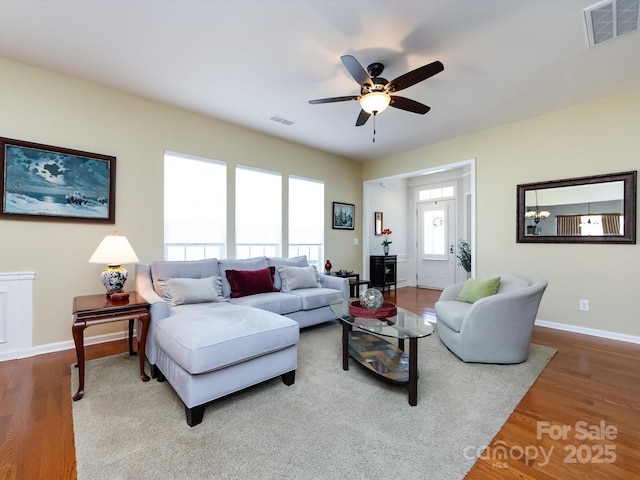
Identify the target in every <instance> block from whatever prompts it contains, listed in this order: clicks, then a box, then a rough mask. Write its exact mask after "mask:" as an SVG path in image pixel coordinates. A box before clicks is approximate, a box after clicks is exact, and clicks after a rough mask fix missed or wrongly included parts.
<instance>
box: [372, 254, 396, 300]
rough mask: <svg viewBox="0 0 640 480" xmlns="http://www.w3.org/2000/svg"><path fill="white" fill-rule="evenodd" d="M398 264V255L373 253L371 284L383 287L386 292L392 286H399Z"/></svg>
mask: <svg viewBox="0 0 640 480" xmlns="http://www.w3.org/2000/svg"><path fill="white" fill-rule="evenodd" d="M397 266H398V257H397V255H371V256H370V257H369V274H370V275H371V286H372V287H378V288H381V289H382V291H383V292H384V291H385V289H386V288H389V292H391V286H392V285H393V288H394V289H395V288H397V285H396V284H397V280H396V278H397V272H396V268H397Z"/></svg>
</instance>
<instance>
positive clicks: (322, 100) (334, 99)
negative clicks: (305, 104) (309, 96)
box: [309, 95, 360, 105]
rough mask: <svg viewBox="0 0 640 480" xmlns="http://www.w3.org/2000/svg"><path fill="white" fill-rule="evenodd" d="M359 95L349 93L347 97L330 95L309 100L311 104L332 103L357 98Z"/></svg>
mask: <svg viewBox="0 0 640 480" xmlns="http://www.w3.org/2000/svg"><path fill="white" fill-rule="evenodd" d="M359 98H360V97H359V96H358V95H349V96H348V97H331V98H319V99H317V100H309V103H310V104H311V105H316V104H318V103H334V102H347V101H349V100H358V99H359Z"/></svg>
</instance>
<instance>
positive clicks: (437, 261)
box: [417, 200, 456, 289]
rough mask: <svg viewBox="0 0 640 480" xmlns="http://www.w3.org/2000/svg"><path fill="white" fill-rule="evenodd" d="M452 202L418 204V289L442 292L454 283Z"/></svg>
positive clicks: (454, 261) (437, 201) (453, 216)
mask: <svg viewBox="0 0 640 480" xmlns="http://www.w3.org/2000/svg"><path fill="white" fill-rule="evenodd" d="M454 207H455V202H454V200H436V201H433V202H421V203H418V229H417V231H418V256H417V257H418V268H417V271H418V286H419V287H426V288H437V289H443V288H445V287H446V286H448V285H451V284H452V283H454V281H455V272H456V255H455V241H454V238H455V224H456V223H455V208H454Z"/></svg>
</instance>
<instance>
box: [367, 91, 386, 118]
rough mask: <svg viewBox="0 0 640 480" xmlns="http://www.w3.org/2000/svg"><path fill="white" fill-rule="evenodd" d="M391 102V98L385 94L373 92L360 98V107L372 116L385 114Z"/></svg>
mask: <svg viewBox="0 0 640 480" xmlns="http://www.w3.org/2000/svg"><path fill="white" fill-rule="evenodd" d="M390 102H391V97H390V96H389V95H388V94H387V93H384V92H371V93H367V94H366V95H363V96H362V97H360V106H361V107H362V109H363V110H364V111H365V112H367V113H369V114H371V113H373V114H378V113H380V112H384V111H385V110H386V108H387V107H388V106H389V103H390Z"/></svg>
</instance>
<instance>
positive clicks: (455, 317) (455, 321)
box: [435, 300, 471, 332]
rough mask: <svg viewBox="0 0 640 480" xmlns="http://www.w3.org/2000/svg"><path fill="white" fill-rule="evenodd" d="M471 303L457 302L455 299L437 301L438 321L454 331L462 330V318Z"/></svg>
mask: <svg viewBox="0 0 640 480" xmlns="http://www.w3.org/2000/svg"><path fill="white" fill-rule="evenodd" d="M470 308H471V304H470V303H467V302H457V301H455V300H444V301H440V302H436V305H435V310H436V318H437V319H438V323H440V322H442V323H444V324H445V325H446V326H447V327H449V328H450V329H451V330H453V331H454V332H460V327H461V326H462V319H463V318H464V316H465V314H466V313H467V310H469V309H470Z"/></svg>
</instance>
